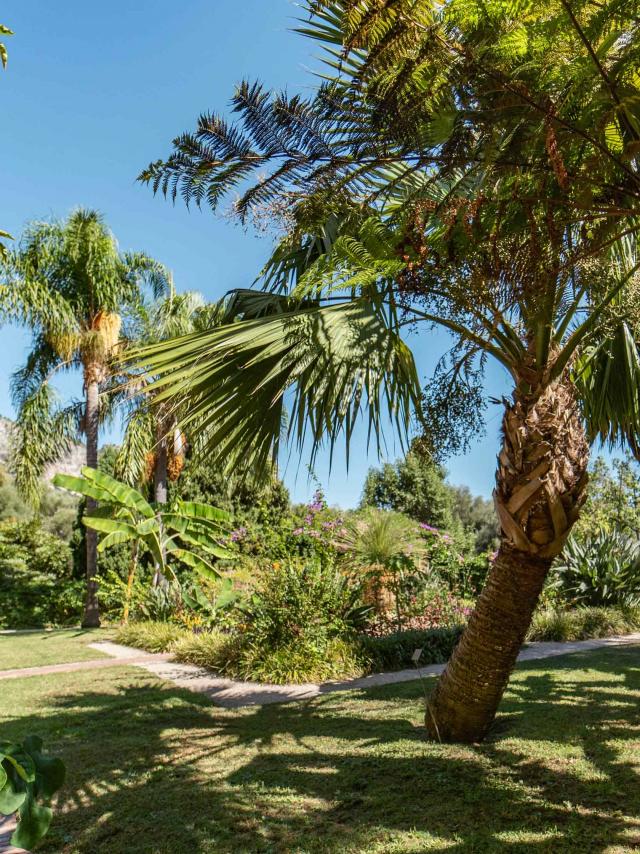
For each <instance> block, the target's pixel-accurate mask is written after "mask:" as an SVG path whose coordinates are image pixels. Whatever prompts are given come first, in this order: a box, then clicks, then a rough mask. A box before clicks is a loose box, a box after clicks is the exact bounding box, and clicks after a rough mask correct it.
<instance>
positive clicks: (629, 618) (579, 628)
mask: <svg viewBox="0 0 640 854" xmlns="http://www.w3.org/2000/svg"><path fill="white" fill-rule="evenodd" d="M639 630H640V608H638V607H635V608H620V607H618V608H576V609H575V610H571V611H562V610H558V609H556V610H545V611H538V612H537V613H536V614H535V616H534V618H533V622H532V624H531V628H530V629H529V632H528V634H527V640H529V641H579V640H589V639H590V638H607V637H613V636H614V635H625V634H630V633H632V632H637V631H639Z"/></svg>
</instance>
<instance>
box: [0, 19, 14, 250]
mask: <svg viewBox="0 0 640 854" xmlns="http://www.w3.org/2000/svg"><path fill="white" fill-rule="evenodd" d="M12 35H13V31H12V30H10V29H9V27H7V26H6V25H5V24H0V36H12ZM7 58H8V56H7V48H6V47H5V45H4V44H3V43H2V42H0V62H1V63H2V67H3V68H6V67H7ZM0 237H8V238H9V239H10V240H11V235H10V234H9V232H8V231H2V230H1V229H0ZM6 252H7V250H6V247H5V245H4V243H2V241H1V240H0V261H1V260H3V259H4V258H6Z"/></svg>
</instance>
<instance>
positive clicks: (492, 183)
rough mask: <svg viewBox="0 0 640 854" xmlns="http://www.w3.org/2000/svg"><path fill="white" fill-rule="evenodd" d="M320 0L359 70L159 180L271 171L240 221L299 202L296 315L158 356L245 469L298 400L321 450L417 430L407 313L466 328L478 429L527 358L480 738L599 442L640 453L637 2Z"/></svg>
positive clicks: (181, 188) (476, 674) (251, 323)
mask: <svg viewBox="0 0 640 854" xmlns="http://www.w3.org/2000/svg"><path fill="white" fill-rule="evenodd" d="M309 6H310V9H311V13H312V16H311V22H310V23H308V24H307V25H306V26H305V28H304V31H305V33H307V34H309V35H311V36H312V37H313V38H316V39H319V40H321V41H323V42H324V43H326V44H327V45H328V57H327V63H328V65H329V66H330V67H331V68H332V69H333V74H334V76H333V79H332V80H330V81H329V82H325V83H323V84H322V86H321V87H320V89H319V91H318V93H317V95H316V96H314V97H313V98H311V99H301V98H299V97H293V98H290V97H287V96H286V95H276V96H273V97H272V96H271V95H270V94H269V93H267V92H265V91H264V90H263V89H262V87H261V86H259V85H257V84H256V85H249V84H246V83H245V84H242V85H241V86H240V87H239V88H238V90H237V92H236V95H235V97H234V109H235V112H236V113H237V114H239V117H240V120H239V122H238V123H237V124H234V125H229V123H228V122H226V121H225V120H224V119H222V118H221V117H219V116H211V115H204V116H202V117H201V119H200V122H199V125H198V129H197V131H196V133H195V134H187V135H184V136H182V137H179V138H178V139H177V141H176V143H175V152H174V153H173V154H172V155H171V156H170V157H169V158H168V159H167V160H166V161H158V162H157V163H154V164H152V165H151V166H150V167H149V168H148V169H147V170H146V171H145V172H144V173H143V175H142V178H143V179H144V180H146V181H149V182H150V183H151V184H152V185H153V187H154V189H156V190H158V189H159V190H161V191H163V192H165V193H167V194H171V195H173V196H174V198H175V196H176V195H177V193H178V192H180V193H181V194H182V195H183V196H184V197H185V199H186V200H187V201H189V200H195V201H197V202H198V203H200V202H201V201H205V200H206V201H208V202H209V203H210V204H211V205H212V206H213V207H215V206H217V204H218V203H219V201H220V200H221V198H223V197H224V195H225V193H226V192H228V191H230V190H233V191H235V189H236V187H237V185H238V184H239V183H240V182H243V181H246V180H247V178H248V177H249V176H250V175H252V174H256V173H257V174H259V180H257V181H256V182H254V183H250V185H249V187H248V189H246V188H244V190H243V193H242V195H241V197H240V200H239V202H238V205H237V210H238V213H239V215H240V216H246V215H247V213H248V212H250V211H251V209H252V207H255V206H264V205H265V204H271V205H272V206H273V209H274V210H285V211H286V217H287V222H288V225H289V233H288V235H287V238H286V239H285V240H284V241H283V242H282V244H281V245H280V246H279V247H278V248H277V249H276V252H275V253H274V256H273V258H272V261H271V263H270V264H269V265H268V267H267V269H266V271H265V287H266V289H267V291H268V293H264V294H261V295H260V297H259V298H261V299H263V300H266V301H271V304H272V305H274V306H275V305H278V306H279V308H280V314H275V313H273V312H272V313H271V314H270V315H266V316H264V317H261V318H258V319H254V320H248V321H243V322H240V323H237V324H235V325H234V326H230V327H227V328H223V329H217V330H213V331H211V332H209V333H208V334H205V335H199V336H190V337H186V338H183V339H180V340H178V341H176V342H175V343H174V344H173V345H172V346H166V345H165V346H164V347H163V348H162V349H160V348H150V349H149V350H147V352H146V353H144V354H142V355H141V358H142V360H143V361H144V362H145V363H146V364H147V366H148V369H149V370H151V371H152V372H153V373H154V375H155V376H156V378H157V380H156V382H157V385H156V391H157V393H158V395H159V399H164V400H172V399H176V400H178V401H180V402H181V404H182V406H183V407H184V406H185V402H186V401H188V403H189V408H188V410H187V409H186V408H183V410H182V411H183V412H185V413H186V414H185V415H184V417H183V422H184V423H185V425H189V423H190V422H192V423H195V422H196V421H197V422H198V423H200V424H202V423H207V422H210V423H211V425H212V429H211V433H210V436H209V442H210V444H209V450H210V453H212V454H216V455H219V457H220V459H221V462H227V463H229V462H236V461H237V460H238V459H247V458H252V459H257V460H258V461H263V460H265V459H266V458H267V457H268V455H269V453H272V454H276V453H277V451H278V445H279V440H280V431H279V425H280V419H281V415H282V410H283V406H284V403H283V402H284V399H285V393H286V391H287V389H291V393H290V395H289V398H288V399H289V400H290V408H291V418H290V421H289V424H290V431H291V432H292V433H293V434H294V435H295V436H296V438H297V440H298V443H299V446H300V447H302V446H303V444H304V440H305V438H306V435H307V431H308V430H309V429H310V432H311V438H312V440H313V444H314V447H317V446H318V444H319V443H320V442H321V441H322V439H323V438H327V437H328V439H329V441H330V442H331V443H333V442H334V441H335V440H336V439H337V438H338V436H339V435H340V434H344V435H345V436H346V439H347V440H348V439H349V437H350V434H351V430H352V428H353V424H354V422H355V419H356V417H357V414H358V412H359V411H361V410H362V409H363V408H365V407H366V412H367V416H368V419H369V425H370V429H371V431H372V432H373V434H374V436H376V437H377V436H378V435H379V433H380V430H381V417H382V411H383V409H385V408H388V409H389V410H390V411H391V412H392V413H394V414H396V416H398V415H400V417H399V418H397V420H398V423H399V425H401V426H402V425H406V423H407V421H408V417H407V413H408V412H410V410H411V408H412V407H415V405H416V399H417V398H418V397H419V396H420V391H419V389H418V388H417V379H416V373H415V368H414V365H413V360H412V357H411V354H410V352H408V351H407V349H406V345H405V344H404V343H403V339H402V334H403V331H404V329H405V327H412V328H414V329H423V330H424V332H423V333H422V334H424V335H428V330H429V329H430V328H432V327H433V326H434V325H436V326H440V327H443V328H444V329H446V330H448V331H449V332H451V333H452V335H453V337H454V342H455V343H454V347H453V349H452V351H451V352H450V354H449V356H448V357H447V358H446V359H445V360H444V361H443V362H442V363H441V366H440V370H439V371H438V372H437V374H436V376H435V378H434V381H433V382H432V384H431V385H430V386H428V387H427V389H426V391H425V395H426V400H425V401H422V404H423V405H421V406H419V407H417V408H419V409H420V410H421V411H422V412H423V413H426V414H427V415H429V416H430V417H431V418H438V419H440V420H445V421H446V420H447V419H448V420H451V419H452V418H453V422H454V425H453V426H456V425H455V422H457V425H458V426H460V424H461V423H462V426H464V422H465V421H466V422H467V423H468V424H469V423H470V424H473V425H475V424H476V423H477V409H478V401H479V388H480V384H481V378H482V371H483V368H484V365H485V363H486V361H487V359H489V358H492V359H495V360H497V362H498V363H499V364H500V365H502V366H503V367H504V368H505V369H506V371H507V372H508V374H509V375H510V377H511V379H512V383H513V392H512V395H511V398H510V399H508V400H504V401H503V405H504V416H503V441H502V447H501V450H500V454H499V457H498V467H497V471H496V489H495V493H494V495H495V501H496V507H497V510H498V513H499V517H500V522H501V528H502V532H501V543H500V548H499V551H498V556H497V558H496V560H495V562H494V565H493V569H492V571H491V573H490V575H489V578H488V581H487V584H486V586H485V589H484V590H483V592H482V594H481V596H480V598H479V601H478V604H477V607H476V609H475V612H474V614H473V616H472V618H471V620H470V622H469V626H468V628H467V630H466V632H465V634H464V636H463V638H462V640H461V642H460V644H459V645H458V647H457V649H456V651H455V653H454V655H453V657H452V659H451V661H450V663H449V665H448V667H447V669H446V671H445V673H444V675H443V677H442V678H441V680H440V682H439V683H438V686H437V688H436V690H435V692H434V694H433V695H432V697H431V699H430V703H429V710H428V714H427V721H426V722H427V726H428V728H429V730H430V731H431V733H432V734H433V735H434V736H435V737H438V738H441V739H443V740H462V741H474V740H477V739H480V738H482V737H483V736H484V735H485V734H486V732H487V730H488V728H489V726H490V724H491V722H492V720H493V718H494V715H495V712H496V709H497V706H498V703H499V701H500V698H501V696H502V693H503V691H504V688H505V685H506V684H507V680H508V678H509V674H510V672H511V669H512V667H513V665H514V663H515V660H516V657H517V653H518V650H519V648H520V646H521V643H522V641H523V639H524V636H525V633H526V630H527V628H528V625H529V623H530V620H531V616H532V613H533V610H534V608H535V606H536V603H537V601H538V597H539V594H540V591H541V589H542V586H543V583H544V580H545V577H546V575H547V573H548V571H549V568H550V566H551V563H552V561H553V559H554V558H555V556H557V555H558V554H559V553H560V552H561V550H562V548H563V545H564V542H565V540H566V538H567V536H568V534H569V532H570V530H571V527H572V525H573V524H574V522H575V520H576V519H577V517H578V515H579V513H580V508H581V505H582V503H583V501H584V498H585V489H586V484H587V463H588V451H589V443H590V442H591V441H593V440H594V439H595V438H596V437H597V436H600V437H602V438H605V439H608V440H609V441H626V442H629V443H630V444H631V446H632V447H635V448H637V444H638V443H637V435H638V433H639V431H640V393H639V389H640V357H639V353H638V345H637V342H638V339H639V334H640V316H639V311H638V300H637V293H638V286H639V284H640V282H639V279H638V269H639V263H638V256H637V251H636V244H635V235H636V229H637V216H636V211H637V198H638V188H639V187H640V180H638V177H637V176H638V169H637V165H638V162H637V148H636V147H635V146H638V141H639V139H640V135H639V128H640V117H639V116H638V115H637V104H638V103H640V99H639V96H640V89H639V84H638V80H637V76H636V77H634V76H633V69H634V68H635V64H634V63H635V62H636V59H637V40H636V39H635V38H634V36H635V33H636V30H637V18H636V17H635V16H634V14H633V13H632V10H629V9H628V8H627V7H626V6H625V5H624V4H621V3H619V2H616V0H603V2H602V3H600V4H597V8H596V4H589V3H585V2H582V0H580V2H577V1H576V3H575V4H573V5H572V4H570V3H568V2H566V0H559V2H551V3H548V4H537V5H536V4H530V3H522V4H519V3H517V2H516V3H514V4H478V3H475V2H472V0H460V2H459V3H456V4H433V3H432V2H429V0H423V2H417V3H416V2H414V0H397V2H393V3H378V2H373V1H372V2H371V3H369V2H367V0H364V2H359V0H358V2H356V0H341V1H340V2H322V0H317V2H310V3H309ZM520 7H521V8H520ZM611 21H615V22H616V25H617V26H618V29H615V30H614V31H612V30H611ZM530 34H535V38H529V36H530ZM576 56H579V57H580V62H575V61H574V59H575V57H576ZM634 152H635V153H634ZM269 170H270V171H269ZM256 298H258V297H256ZM427 426H428V425H427ZM347 444H348V442H347Z"/></svg>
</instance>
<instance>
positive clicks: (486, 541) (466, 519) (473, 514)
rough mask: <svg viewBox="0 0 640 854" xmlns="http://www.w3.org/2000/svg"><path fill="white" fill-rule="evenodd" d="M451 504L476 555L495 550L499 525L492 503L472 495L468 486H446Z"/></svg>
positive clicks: (479, 496) (498, 535)
mask: <svg viewBox="0 0 640 854" xmlns="http://www.w3.org/2000/svg"><path fill="white" fill-rule="evenodd" d="M447 489H448V490H449V495H450V496H451V501H452V503H453V513H454V515H455V516H456V518H457V519H458V520H459V521H460V524H461V525H462V527H463V529H464V530H465V531H466V532H467V533H468V534H471V535H472V536H473V542H474V547H475V551H476V553H477V554H481V553H482V552H485V551H486V550H487V549H492V550H494V549H496V548H497V546H498V541H499V537H500V525H499V524H498V517H497V516H496V511H495V507H494V505H493V501H491V500H489V499H487V498H483V497H482V496H481V495H472V493H471V490H470V489H469V487H468V486H448V487H447Z"/></svg>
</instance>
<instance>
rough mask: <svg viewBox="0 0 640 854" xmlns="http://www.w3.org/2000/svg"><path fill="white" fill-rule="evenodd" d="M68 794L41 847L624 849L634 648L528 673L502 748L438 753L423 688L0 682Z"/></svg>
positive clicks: (636, 837)
mask: <svg viewBox="0 0 640 854" xmlns="http://www.w3.org/2000/svg"><path fill="white" fill-rule="evenodd" d="M0 715H1V716H2V717H1V718H0V730H1V731H2V734H3V735H2V737H3V738H9V739H14V738H15V739H19V738H21V737H22V736H24V735H25V734H27V733H30V732H37V733H39V734H40V735H42V737H43V738H44V739H45V743H46V745H47V747H49V748H50V749H51V750H52V751H54V752H55V753H57V754H59V755H62V756H63V758H64V759H65V761H66V763H67V766H68V782H67V785H66V787H65V789H64V791H63V793H62V796H61V798H60V802H59V803H58V805H57V808H56V817H55V820H54V824H53V826H52V830H51V835H50V837H48V839H47V841H46V842H45V844H44V846H43V848H42V850H43V851H45V852H46V851H48V852H63V854H76V852H78V854H79V852H82V854H85V852H86V854H89V852H91V854H96V852H97V854H102V852H105V854H106V852H109V854H111V852H121V851H122V852H124V851H126V852H128V854H138V853H139V854H143V852H144V854H169V852H171V854H178V852H179V854H182V852H185V854H186V852H189V854H213V852H216V854H218V852H234V854H238V852H240V854H242V852H287V854H288V852H296V853H297V854H305V852H309V854H311V852H313V854H316V852H340V854H342V852H346V853H347V854H352V852H367V854H369V852H372V854H382V852H384V854H397V853H398V852H412V854H415V852H424V851H447V852H451V851H453V852H500V854H501V853H502V852H505V854H506V853H507V852H518V853H519V854H520V853H521V854H529V853H530V852H533V854H537V852H549V853H550V854H551V852H553V854H555V853H556V852H583V851H584V852H602V854H619V852H631V851H637V850H638V846H640V785H638V783H639V774H640V647H638V646H637V647H626V648H618V649H609V650H606V651H602V652H597V653H594V652H590V653H584V654H579V655H571V656H564V657H563V658H557V659H553V660H549V661H545V662H530V663H527V664H524V665H521V666H520V667H519V668H518V670H517V673H516V675H515V676H514V678H513V681H512V683H511V686H510V689H509V691H508V693H507V695H506V698H505V701H504V703H503V706H502V708H501V712H500V716H499V718H498V720H497V724H496V727H495V730H494V732H493V734H492V737H491V738H490V739H489V740H488V741H487V742H485V743H484V744H482V745H479V746H468V747H466V746H465V747H462V746H441V745H437V744H432V743H429V742H427V741H426V740H425V738H424V731H423V728H422V717H423V703H422V689H421V686H420V684H419V683H418V682H412V683H406V684H402V685H391V686H385V687H384V688H377V689H370V690H368V691H358V692H350V693H346V694H334V695H327V696H324V697H321V698H319V699H314V700H313V701H309V702H305V703H297V704H289V705H280V706H277V705H276V706H265V707H250V708H246V709H240V710H223V709H219V708H215V707H213V706H212V705H211V704H210V703H209V702H208V701H207V700H206V699H205V698H203V697H201V696H199V695H196V694H192V693H190V692H187V691H184V690H181V689H177V688H174V687H170V686H168V685H166V684H162V683H159V682H158V681H156V680H154V679H153V678H152V677H150V676H149V675H148V674H145V673H143V672H141V671H139V670H136V669H134V668H125V667H123V668H119V667H118V668H113V669H111V668H110V669H109V670H106V671H105V670H103V671H101V672H99V673H91V672H87V671H84V672H79V673H73V674H64V675H56V676H55V677H49V676H47V677H31V678H29V679H20V680H15V681H11V682H8V683H5V685H3V686H2V703H1V704H0Z"/></svg>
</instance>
